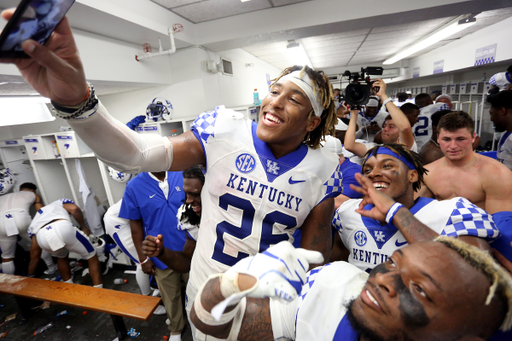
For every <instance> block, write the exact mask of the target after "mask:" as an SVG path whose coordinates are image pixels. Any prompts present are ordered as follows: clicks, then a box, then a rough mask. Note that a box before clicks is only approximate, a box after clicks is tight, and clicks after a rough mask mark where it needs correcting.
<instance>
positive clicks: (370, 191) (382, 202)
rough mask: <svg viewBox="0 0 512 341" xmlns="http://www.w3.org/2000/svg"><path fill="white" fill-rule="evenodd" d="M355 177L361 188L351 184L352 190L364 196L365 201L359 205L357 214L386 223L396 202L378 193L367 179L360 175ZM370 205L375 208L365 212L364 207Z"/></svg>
mask: <svg viewBox="0 0 512 341" xmlns="http://www.w3.org/2000/svg"><path fill="white" fill-rule="evenodd" d="M355 176H356V180H357V182H359V184H360V185H361V187H358V186H355V185H353V184H350V188H352V189H353V190H354V191H356V192H358V193H360V194H362V195H363V200H362V201H361V203H360V204H359V208H358V209H357V210H356V212H357V213H359V214H361V215H362V216H365V217H368V218H372V219H376V220H378V221H381V222H384V221H385V220H386V214H387V213H388V211H389V209H390V208H391V206H393V204H394V203H395V200H393V199H392V198H391V197H389V196H388V195H386V194H384V193H381V192H379V191H377V190H376V189H375V187H373V184H372V181H371V180H370V179H368V178H367V177H365V176H363V175H362V174H359V173H357V174H356V175H355ZM368 204H371V205H374V207H373V208H372V209H371V210H365V209H364V207H365V206H366V205H368Z"/></svg>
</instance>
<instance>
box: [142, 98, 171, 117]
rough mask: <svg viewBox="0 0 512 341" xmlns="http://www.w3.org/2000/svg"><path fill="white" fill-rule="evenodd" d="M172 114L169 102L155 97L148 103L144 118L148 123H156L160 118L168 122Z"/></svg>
mask: <svg viewBox="0 0 512 341" xmlns="http://www.w3.org/2000/svg"><path fill="white" fill-rule="evenodd" d="M172 114H173V108H172V104H171V102H169V101H168V100H166V99H164V98H160V97H156V98H154V99H153V101H151V103H149V105H148V107H147V109H146V118H147V120H148V121H150V120H153V121H155V122H156V121H158V120H159V119H160V118H162V119H164V120H166V121H170V120H171V118H172Z"/></svg>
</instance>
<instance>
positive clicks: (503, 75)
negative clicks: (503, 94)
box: [489, 72, 512, 91]
mask: <svg viewBox="0 0 512 341" xmlns="http://www.w3.org/2000/svg"><path fill="white" fill-rule="evenodd" d="M510 83H512V79H511V78H510V77H509V74H508V73H507V72H498V73H496V74H494V75H493V76H492V77H491V79H489V84H492V85H495V86H497V87H498V88H499V89H500V91H503V90H505V89H506V88H507V85H509V84H510Z"/></svg>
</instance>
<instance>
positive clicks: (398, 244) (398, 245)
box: [395, 239, 407, 247]
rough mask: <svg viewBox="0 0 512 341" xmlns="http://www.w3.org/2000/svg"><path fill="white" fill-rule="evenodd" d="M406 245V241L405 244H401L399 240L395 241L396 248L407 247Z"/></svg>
mask: <svg viewBox="0 0 512 341" xmlns="http://www.w3.org/2000/svg"><path fill="white" fill-rule="evenodd" d="M405 244H407V241H405V242H403V243H399V242H398V239H397V240H396V241H395V246H397V247H400V246H402V245H405Z"/></svg>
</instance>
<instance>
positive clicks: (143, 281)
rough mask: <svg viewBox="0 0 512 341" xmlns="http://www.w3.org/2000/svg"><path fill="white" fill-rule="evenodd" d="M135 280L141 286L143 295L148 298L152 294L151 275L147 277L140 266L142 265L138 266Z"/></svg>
mask: <svg viewBox="0 0 512 341" xmlns="http://www.w3.org/2000/svg"><path fill="white" fill-rule="evenodd" d="M135 279H136V280H137V284H138V285H139V288H140V291H141V293H142V295H144V296H147V295H149V294H151V287H150V286H149V275H146V274H145V273H144V272H143V271H142V266H140V264H137V269H136V270H135Z"/></svg>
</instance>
